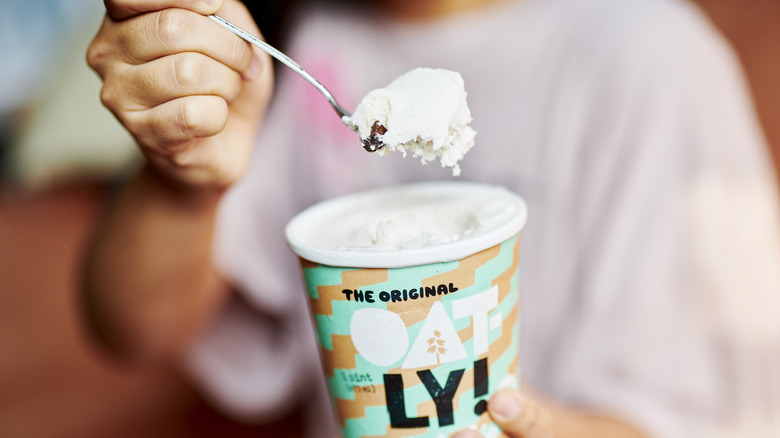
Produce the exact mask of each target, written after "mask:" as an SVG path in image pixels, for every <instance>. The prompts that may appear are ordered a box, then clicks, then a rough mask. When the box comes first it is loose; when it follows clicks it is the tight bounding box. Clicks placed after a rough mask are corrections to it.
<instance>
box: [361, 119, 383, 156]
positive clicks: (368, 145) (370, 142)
mask: <svg viewBox="0 0 780 438" xmlns="http://www.w3.org/2000/svg"><path fill="white" fill-rule="evenodd" d="M386 132H387V128H385V127H384V126H383V125H381V124H379V120H375V121H374V124H373V125H371V134H369V136H368V138H364V139H363V141H362V143H363V149H365V150H367V151H368V152H376V151H378V150H379V149H382V148H383V147H385V146H387V145H386V144H385V142H383V141H382V140H381V139H380V138H379V136H381V135H384V134H385V133H386Z"/></svg>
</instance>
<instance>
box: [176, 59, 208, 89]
mask: <svg viewBox="0 0 780 438" xmlns="http://www.w3.org/2000/svg"><path fill="white" fill-rule="evenodd" d="M205 62H206V61H205V60H204V59H203V58H202V57H200V56H198V55H197V54H195V53H183V54H180V55H179V56H177V57H176V59H175V60H174V62H173V81H174V84H175V85H176V86H177V87H180V88H183V89H185V90H191V89H196V88H199V86H200V85H202V84H203V83H204V82H205V81H208V68H207V67H206V66H205V64H204V63H205Z"/></svg>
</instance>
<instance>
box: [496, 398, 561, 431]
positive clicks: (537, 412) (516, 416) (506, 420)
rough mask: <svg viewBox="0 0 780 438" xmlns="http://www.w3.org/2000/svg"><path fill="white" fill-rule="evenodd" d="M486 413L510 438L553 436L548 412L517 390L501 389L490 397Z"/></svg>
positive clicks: (550, 416)
mask: <svg viewBox="0 0 780 438" xmlns="http://www.w3.org/2000/svg"><path fill="white" fill-rule="evenodd" d="M488 413H489V414H490V417H491V418H493V421H495V422H496V424H498V426H499V427H501V429H502V430H503V431H504V432H505V433H506V434H507V435H509V436H510V437H512V438H553V437H554V429H553V418H552V415H551V414H550V412H549V411H548V410H547V409H546V408H544V407H543V406H541V405H539V404H537V403H536V402H535V401H534V400H532V399H530V398H528V397H523V396H522V395H521V394H520V393H519V392H517V391H513V390H509V389H502V390H500V391H498V392H496V393H495V394H493V396H492V397H491V398H490V401H489V402H488Z"/></svg>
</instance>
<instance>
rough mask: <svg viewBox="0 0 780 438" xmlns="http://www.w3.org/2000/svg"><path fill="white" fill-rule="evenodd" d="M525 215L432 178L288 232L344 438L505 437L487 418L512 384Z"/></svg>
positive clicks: (501, 198)
mask: <svg viewBox="0 0 780 438" xmlns="http://www.w3.org/2000/svg"><path fill="white" fill-rule="evenodd" d="M525 220H526V207H525V204H524V202H523V200H522V199H521V198H520V197H518V196H517V195H515V194H513V193H512V192H510V191H508V190H506V189H503V188H501V187H497V186H490V185H483V184H476V183H464V182H438V183H419V184H409V185H401V186H396V187H389V188H385V189H379V190H374V191H368V192H362V193H358V194H354V195H349V196H346V197H342V198H336V199H333V200H330V201H325V202H323V203H320V204H317V205H315V206H313V207H310V208H309V209H307V210H305V211H303V212H302V213H300V214H299V215H298V216H296V217H295V218H293V220H292V221H290V223H289V224H288V226H287V229H286V237H287V240H288V244H289V246H290V247H291V249H292V250H293V252H295V253H296V254H297V255H298V256H299V257H300V262H301V267H302V271H303V278H304V283H305V287H306V291H307V293H308V297H309V302H310V306H311V312H312V316H313V318H314V324H315V327H316V329H317V335H318V342H319V346H320V350H321V356H322V360H323V366H324V371H325V376H326V379H327V383H328V387H329V390H330V395H331V400H332V401H333V405H334V407H335V410H336V414H337V417H338V420H339V425H340V427H341V432H342V434H343V436H344V437H346V438H353V437H355V438H356V437H407V436H414V437H447V436H450V435H451V434H453V433H455V432H457V431H459V430H461V429H464V428H471V429H474V430H478V431H479V432H481V433H482V434H484V435H485V436H487V437H498V436H503V435H502V434H501V431H500V429H499V428H498V427H497V426H496V425H495V424H493V423H492V422H491V421H490V418H489V417H488V415H487V413H486V408H487V400H488V399H489V397H490V395H491V394H492V393H493V392H495V391H496V390H497V389H499V388H503V387H510V388H517V387H518V382H519V377H518V373H519V355H518V353H519V337H520V331H519V330H520V324H519V323H520V321H519V311H520V308H519V282H520V277H519V270H518V261H519V260H518V258H519V244H520V230H521V228H522V227H523V225H524V224H525Z"/></svg>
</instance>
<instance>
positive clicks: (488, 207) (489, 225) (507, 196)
mask: <svg viewBox="0 0 780 438" xmlns="http://www.w3.org/2000/svg"><path fill="white" fill-rule="evenodd" d="M521 204H522V201H518V198H517V196H516V195H514V194H512V193H511V192H509V191H508V190H506V189H503V188H501V187H497V186H485V185H480V184H473V183H454V182H451V183H449V184H447V183H422V184H414V185H406V186H400V187H395V188H388V189H384V190H377V191H373V192H367V193H363V194H358V195H356V196H352V197H348V198H344V199H339V200H336V201H335V202H330V203H325V204H323V205H324V206H322V207H318V208H319V210H317V211H314V210H313V211H311V212H310V213H307V214H305V215H302V217H303V219H301V220H299V222H298V224H297V225H296V226H295V227H294V235H295V237H296V240H298V241H300V242H301V243H303V244H305V245H307V246H311V247H316V248H320V249H325V250H345V251H350V250H365V251H395V250H401V249H409V248H422V247H431V246H437V245H443V244H447V243H452V242H456V241H461V240H464V239H469V238H471V237H477V236H480V235H482V234H484V233H486V232H489V231H492V230H496V229H497V228H499V227H501V226H503V225H506V224H508V223H509V222H511V221H513V220H517V219H518V216H519V215H520V213H522V214H523V215H524V207H523V206H522V205H521ZM521 210H522V212H521Z"/></svg>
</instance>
